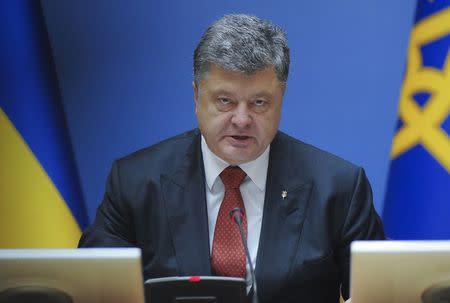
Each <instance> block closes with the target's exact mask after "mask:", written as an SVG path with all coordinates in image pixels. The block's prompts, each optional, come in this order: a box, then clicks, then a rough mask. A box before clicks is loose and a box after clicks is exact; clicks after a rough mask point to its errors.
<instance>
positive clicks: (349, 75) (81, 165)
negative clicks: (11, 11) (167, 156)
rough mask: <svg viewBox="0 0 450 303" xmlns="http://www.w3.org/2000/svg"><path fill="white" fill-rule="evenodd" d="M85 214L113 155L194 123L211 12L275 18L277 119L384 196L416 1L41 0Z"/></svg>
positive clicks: (213, 14)
mask: <svg viewBox="0 0 450 303" xmlns="http://www.w3.org/2000/svg"><path fill="white" fill-rule="evenodd" d="M42 6H43V10H44V15H45V18H46V22H47V26H48V31H49V36H50V40H51V43H52V47H53V52H54V59H55V63H56V67H57V73H58V78H59V84H60V88H61V94H62V97H63V105H64V109H65V113H66V117H67V122H68V126H69V131H70V134H71V140H72V143H73V146H74V152H75V158H76V162H77V165H78V169H79V174H80V177H81V183H82V188H83V192H84V195H85V199H86V202H87V204H88V210H89V215H90V219H91V220H92V219H93V216H94V214H95V209H96V207H97V206H98V203H99V202H100V200H101V197H102V195H103V190H104V184H105V180H106V176H107V174H108V171H109V168H110V165H111V161H112V160H113V159H116V158H118V157H121V156H123V155H125V154H127V153H129V152H132V151H134V150H136V149H139V148H142V147H145V146H147V145H150V144H152V143H155V142H158V141H160V140H162V139H164V138H166V137H168V136H171V135H175V134H177V133H179V132H181V131H184V130H187V129H190V128H192V127H195V125H196V121H195V116H194V107H193V98H192V89H191V81H192V60H191V58H192V53H193V50H194V48H195V46H196V44H197V42H198V41H199V39H200V36H201V35H202V33H203V32H204V30H205V29H206V27H207V26H208V24H210V23H211V22H212V21H214V20H215V19H217V18H219V17H221V16H222V15H224V14H227V13H232V12H239V13H251V14H255V15H257V16H259V17H262V18H265V19H270V20H272V21H273V22H274V23H276V24H279V25H280V26H282V27H283V28H284V29H285V30H286V32H287V36H288V39H289V43H290V48H291V56H292V57H291V58H292V63H291V73H290V78H289V81H288V90H287V93H286V95H285V99H284V110H283V117H282V123H281V129H282V130H284V131H286V132H287V133H289V134H291V135H293V136H295V137H297V138H299V139H301V140H304V141H306V142H309V143H312V144H314V145H316V146H318V147H320V148H323V149H326V150H328V151H331V152H333V153H335V154H337V155H339V156H341V157H343V158H345V159H348V160H350V161H352V162H354V163H356V164H358V165H361V166H363V167H364V168H365V169H366V172H367V175H368V177H369V179H370V180H371V183H372V186H373V190H374V199H375V206H376V208H377V210H378V211H379V212H381V210H382V207H383V198H384V190H385V183H386V177H387V173H388V167H389V151H390V145H391V140H392V135H393V132H394V128H395V121H396V111H397V105H398V96H399V92H400V87H401V82H402V74H403V69H404V66H405V64H404V62H405V58H406V52H407V43H408V37H409V31H410V29H411V25H412V22H413V16H414V8H415V1H414V0H402V1H379V0H365V1H360V0H347V1H334V0H320V1H319V0H316V1H298V0H297V1H220V2H218V1H217V2H214V1H207V0H203V1H174V0H166V1H162V0H161V1H124V0H116V1H106V0H96V1H50V0H48V1H42Z"/></svg>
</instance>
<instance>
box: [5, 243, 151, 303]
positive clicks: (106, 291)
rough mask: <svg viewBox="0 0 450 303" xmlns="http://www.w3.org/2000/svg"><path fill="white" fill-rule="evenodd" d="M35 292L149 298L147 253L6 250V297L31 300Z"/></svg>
mask: <svg viewBox="0 0 450 303" xmlns="http://www.w3.org/2000/svg"><path fill="white" fill-rule="evenodd" d="M14 296H15V297H14ZM27 296H28V297H27ZM30 296H34V297H37V298H39V299H40V300H41V301H48V300H50V299H55V300H58V301H57V302H72V303H94V302H95V303H99V302H108V303H123V302H127V303H144V290H143V278H142V270H141V252H140V250H139V249H137V248H82V249H0V302H1V303H3V302H28V301H29V299H27V298H30ZM37 301H39V300H37Z"/></svg>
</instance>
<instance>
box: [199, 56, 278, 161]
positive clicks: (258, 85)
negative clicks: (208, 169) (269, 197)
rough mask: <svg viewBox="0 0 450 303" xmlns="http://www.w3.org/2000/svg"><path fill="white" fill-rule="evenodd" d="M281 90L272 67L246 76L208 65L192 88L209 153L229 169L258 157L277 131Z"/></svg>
mask: <svg viewBox="0 0 450 303" xmlns="http://www.w3.org/2000/svg"><path fill="white" fill-rule="evenodd" d="M284 87H285V86H284V85H283V84H282V83H280V82H279V81H278V79H277V77H276V74H275V71H274V69H273V68H272V67H268V68H266V69H264V70H261V71H258V72H256V73H254V74H252V75H247V74H243V73H238V72H231V71H227V70H224V69H222V68H220V67H218V66H216V65H213V64H211V65H210V67H209V70H208V72H207V73H206V74H205V76H204V79H203V80H202V81H201V83H200V85H199V86H197V85H196V84H195V82H194V84H193V88H194V99H195V112H196V114H197V120H198V125H199V128H200V131H201V133H202V134H203V136H204V137H205V140H206V144H207V145H208V147H209V149H210V150H211V151H212V152H213V153H214V154H216V155H217V156H218V157H220V158H221V159H223V160H225V161H227V162H228V163H229V164H231V165H239V164H242V163H245V162H249V161H252V160H254V159H256V158H257V157H258V156H259V155H261V154H262V153H263V152H264V150H265V149H266V148H267V146H268V145H269V144H270V142H272V139H273V138H274V136H275V134H276V132H277V130H278V124H279V122H280V115H281V103H282V98H283V93H284Z"/></svg>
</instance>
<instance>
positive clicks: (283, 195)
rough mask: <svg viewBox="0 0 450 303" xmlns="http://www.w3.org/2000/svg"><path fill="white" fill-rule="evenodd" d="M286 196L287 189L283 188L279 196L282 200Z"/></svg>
mask: <svg viewBox="0 0 450 303" xmlns="http://www.w3.org/2000/svg"><path fill="white" fill-rule="evenodd" d="M286 197H287V191H286V190H283V191H282V192H281V198H283V200H284V198H286Z"/></svg>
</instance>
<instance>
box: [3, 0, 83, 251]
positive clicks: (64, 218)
mask: <svg viewBox="0 0 450 303" xmlns="http://www.w3.org/2000/svg"><path fill="white" fill-rule="evenodd" d="M59 99H60V95H59V90H58V84H57V79H56V72H55V69H54V65H53V60H52V56H51V48H50V43H49V39H48V36H47V32H46V27H45V23H44V19H43V15H42V11H41V7H40V3H39V1H28V0H15V1H0V248H23V247H29V248H35V247H76V245H77V243H78V239H79V237H80V233H81V229H83V228H85V227H86V225H87V224H88V218H87V213H86V210H85V207H84V203H83V198H82V194H81V189H80V184H79V183H78V179H77V173H76V167H75V164H74V160H73V157H72V151H71V144H70V140H69V137H68V135H67V129H66V123H65V118H64V113H63V109H62V106H61V103H60V100H59Z"/></svg>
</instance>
